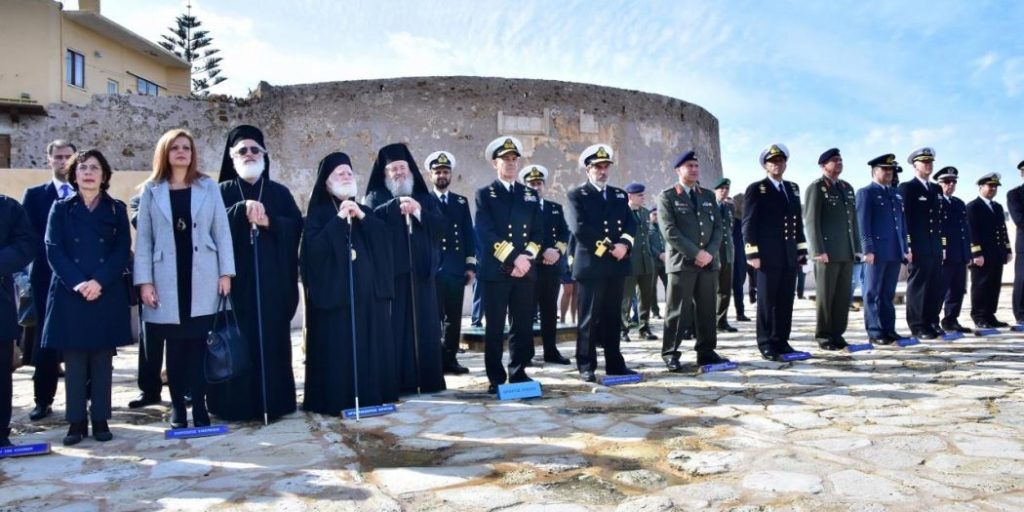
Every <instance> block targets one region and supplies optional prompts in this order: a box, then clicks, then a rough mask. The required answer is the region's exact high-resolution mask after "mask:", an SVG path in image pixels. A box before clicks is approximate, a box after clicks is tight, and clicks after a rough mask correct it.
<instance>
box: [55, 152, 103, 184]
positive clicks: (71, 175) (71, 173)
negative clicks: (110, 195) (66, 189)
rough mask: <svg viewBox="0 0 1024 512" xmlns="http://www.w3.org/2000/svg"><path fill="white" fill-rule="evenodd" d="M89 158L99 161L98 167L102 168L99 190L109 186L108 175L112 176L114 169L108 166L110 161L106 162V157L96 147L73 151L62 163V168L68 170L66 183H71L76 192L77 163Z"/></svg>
mask: <svg viewBox="0 0 1024 512" xmlns="http://www.w3.org/2000/svg"><path fill="white" fill-rule="evenodd" d="M90 158H95V159H96V160H97V161H99V163H100V169H103V177H102V178H100V190H101V191H104V192H106V190H107V189H109V188H110V177H111V176H113V174H114V171H113V169H111V168H110V163H109V162H107V159H106V157H104V156H103V153H100V152H99V150H98V149H90V150H87V151H82V152H81V153H75V154H74V155H72V156H71V158H69V159H68V161H67V163H66V164H64V169H65V170H66V171H67V172H68V183H70V184H71V188H73V189H75V191H76V192H77V191H78V179H77V176H76V173H77V169H78V164H79V163H80V162H84V161H86V160H88V159H90Z"/></svg>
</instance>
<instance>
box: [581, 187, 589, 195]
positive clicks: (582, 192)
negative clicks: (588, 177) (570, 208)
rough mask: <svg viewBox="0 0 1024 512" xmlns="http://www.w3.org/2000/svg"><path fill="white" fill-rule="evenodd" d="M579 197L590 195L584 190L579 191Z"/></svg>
mask: <svg viewBox="0 0 1024 512" xmlns="http://www.w3.org/2000/svg"><path fill="white" fill-rule="evenodd" d="M580 195H584V196H586V195H590V192H587V189H585V188H584V189H581V190H580Z"/></svg>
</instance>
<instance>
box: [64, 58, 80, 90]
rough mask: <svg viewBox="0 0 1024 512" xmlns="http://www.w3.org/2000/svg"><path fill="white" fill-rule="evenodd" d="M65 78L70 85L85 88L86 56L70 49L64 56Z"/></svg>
mask: <svg viewBox="0 0 1024 512" xmlns="http://www.w3.org/2000/svg"><path fill="white" fill-rule="evenodd" d="M64 80H65V82H66V83H67V84H68V85H73V86H75V87H81V88H83V89H84V88H85V56H84V55H82V54H81V53H76V52H75V51H73V50H68V52H67V54H66V55H65V56H64Z"/></svg>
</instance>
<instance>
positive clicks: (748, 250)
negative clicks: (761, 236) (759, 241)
mask: <svg viewBox="0 0 1024 512" xmlns="http://www.w3.org/2000/svg"><path fill="white" fill-rule="evenodd" d="M743 252H745V253H747V254H756V253H757V252H758V250H757V246H756V245H750V244H747V245H745V246H743Z"/></svg>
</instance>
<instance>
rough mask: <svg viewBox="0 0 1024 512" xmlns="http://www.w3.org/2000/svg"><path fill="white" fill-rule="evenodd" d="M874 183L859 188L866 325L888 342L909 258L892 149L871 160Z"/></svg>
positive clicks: (871, 334)
mask: <svg viewBox="0 0 1024 512" xmlns="http://www.w3.org/2000/svg"><path fill="white" fill-rule="evenodd" d="M868 165H869V166H870V167H871V178H872V180H873V181H872V183H871V184H870V185H868V186H866V187H864V188H862V189H860V190H858V191H857V225H858V226H859V227H860V243H861V247H863V250H864V327H865V328H866V329H867V331H868V338H870V341H871V343H880V344H882V345H889V344H892V343H893V342H895V341H896V340H898V339H900V338H903V336H902V335H900V334H898V333H897V332H896V306H895V305H893V298H894V297H895V296H896V281H897V280H898V279H899V277H900V266H901V265H902V264H903V262H904V261H906V260H907V259H908V258H910V251H909V249H907V227H906V222H905V221H904V220H903V201H902V200H901V199H900V195H899V194H897V193H896V191H895V190H893V186H892V183H893V180H894V179H895V177H894V176H895V175H896V173H897V171H896V169H898V168H899V167H898V166H897V165H896V156H895V155H893V154H892V153H889V154H885V155H882V156H879V157H877V158H874V159H872V160H871V161H869V162H868Z"/></svg>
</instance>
